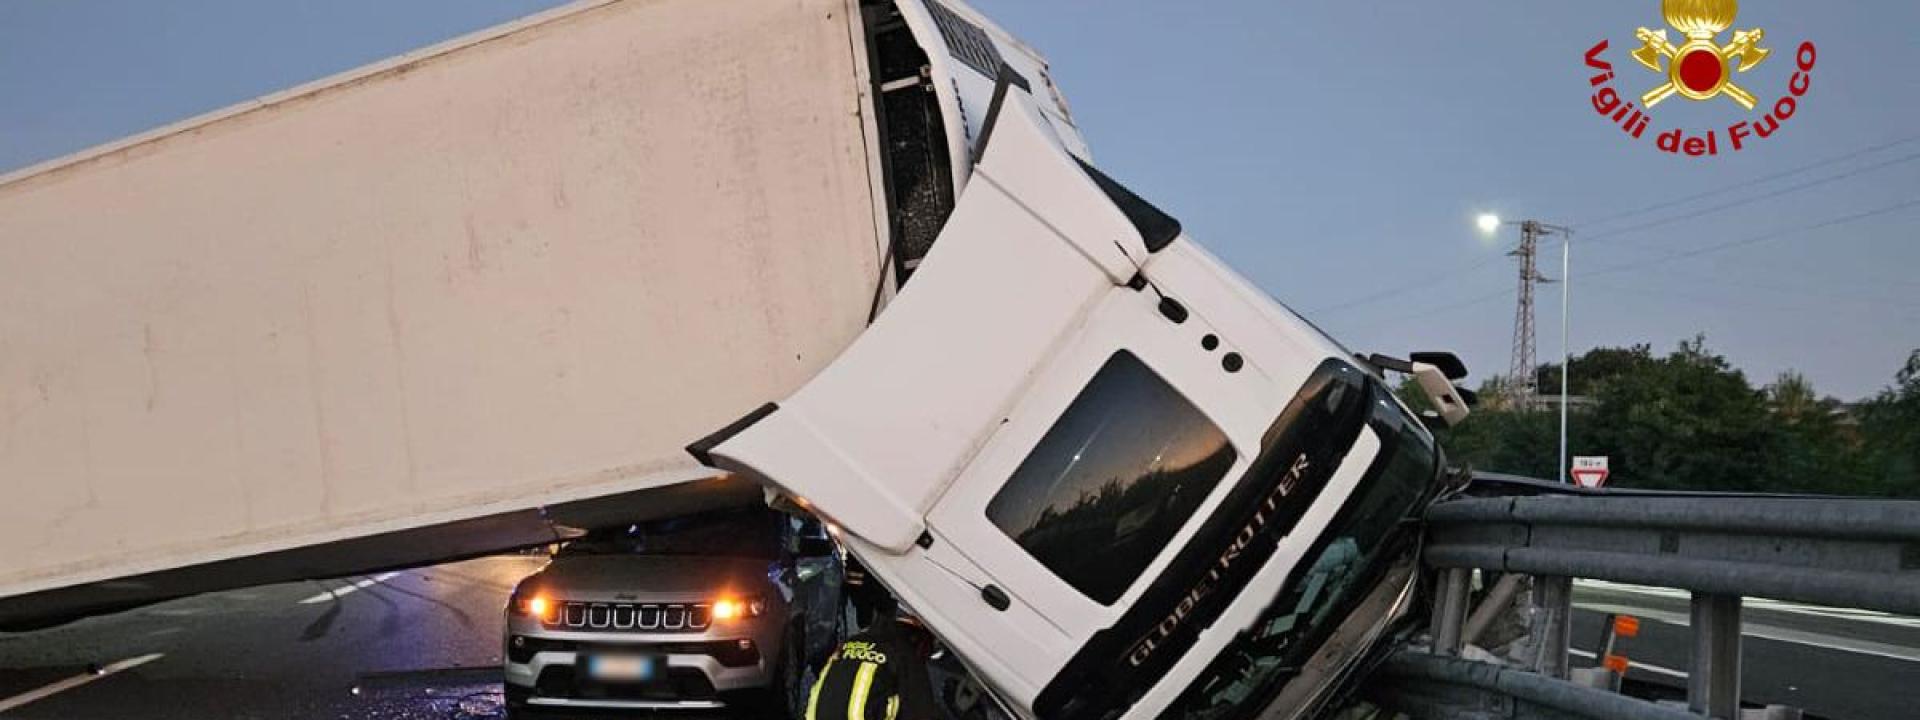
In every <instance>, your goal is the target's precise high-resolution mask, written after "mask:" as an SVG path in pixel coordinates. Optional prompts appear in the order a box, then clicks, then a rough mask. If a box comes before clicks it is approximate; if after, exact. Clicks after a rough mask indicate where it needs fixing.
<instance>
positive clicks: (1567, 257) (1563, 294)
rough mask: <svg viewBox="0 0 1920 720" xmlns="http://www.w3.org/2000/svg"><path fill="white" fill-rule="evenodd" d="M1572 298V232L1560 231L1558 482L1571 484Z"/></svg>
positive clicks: (1563, 229)
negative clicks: (1569, 388)
mask: <svg viewBox="0 0 1920 720" xmlns="http://www.w3.org/2000/svg"><path fill="white" fill-rule="evenodd" d="M1572 297H1573V231H1571V230H1567V229H1565V228H1562V229H1561V230H1560V482H1563V483H1571V482H1572V481H1573V478H1571V477H1569V476H1568V475H1567V378H1568V377H1569V376H1571V375H1573V350H1572V348H1570V347H1569V346H1568V345H1567V328H1568V327H1569V325H1570V323H1569V322H1568V317H1569V312H1570V311H1569V310H1568V307H1570V302H1569V300H1570V299H1571V298H1572Z"/></svg>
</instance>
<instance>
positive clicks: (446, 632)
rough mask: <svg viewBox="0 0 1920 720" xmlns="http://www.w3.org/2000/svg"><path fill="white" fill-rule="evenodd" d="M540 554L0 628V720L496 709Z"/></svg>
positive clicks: (410, 714)
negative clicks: (512, 625)
mask: <svg viewBox="0 0 1920 720" xmlns="http://www.w3.org/2000/svg"><path fill="white" fill-rule="evenodd" d="M544 560H545V558H544V557H539V556H502V557H490V558H482V559H479V560H471V561H467V562H462V563H455V564H449V565H442V566H437V567H432V568H426V569H420V570H410V571H407V572H402V573H391V574H380V575H374V576H366V577H356V578H348V579H343V580H338V581H328V582H306V583H289V584H285V585H272V586H266V587H259V588H249V589H246V590H238V591H233V592H224V593H215V594H210V595H202V596H198V597H191V598H184V599H180V600H175V601H172V602H167V603H162V604H159V605H152V606H149V607H145V608H141V609H138V610H133V611H129V612H125V613H120V614H117V615H110V616H106V617H98V618H90V619H87V620H82V621H79V622H76V623H72V624H69V625H65V626H61V627H57V628H51V629H48V630H42V631H38V632H32V633H22V634H0V718H5V719H11V718H62V719H74V718H161V719H166V718H194V719H196V720H198V719H203V718H275V719H281V718H315V719H319V718H324V719H326V720H337V719H339V718H391V719H394V720H400V719H408V718H494V717H499V716H500V715H501V709H500V704H501V695H500V683H499V680H500V670H499V662H500V649H501V642H500V632H501V622H502V617H501V609H502V608H503V607H504V605H505V603H506V597H507V593H508V592H509V591H510V590H511V589H512V587H513V584H514V583H515V582H516V581H518V580H519V579H520V578H521V577H523V576H525V575H527V574H528V573H531V572H533V571H534V570H536V569H538V568H539V567H540V564H541V563H542V562H543V561H544Z"/></svg>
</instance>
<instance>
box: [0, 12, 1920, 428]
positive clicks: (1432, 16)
mask: <svg viewBox="0 0 1920 720" xmlns="http://www.w3.org/2000/svg"><path fill="white" fill-rule="evenodd" d="M555 4H558V3H554V2H532V1H528V0H409V1H407V2H390V1H388V0H333V1H331V2H272V3H262V2H254V1H252V0H202V1H198V2H193V3H154V2H147V1H144V0H69V1H60V2H56V1H54V0H14V1H12V2H7V3H3V4H0V98H4V102H0V171H5V170H12V169H17V168H20V167H24V166H26V165H30V164H32V163H35V162H38V161H41V160H46V159H49V158H53V157H57V156H60V155H64V154H67V153H70V152H74V151H77V150H81V149H84V148H86V147H88V146H91V145H95V144H98V143H102V142H107V141H110V140H113V139H115V138H118V137H121V136H124V135H127V134H131V133H136V132H139V131H141V130H144V129H147V128H150V127H153V126H157V125H161V124H165V123H168V122H172V121H175V120H179V119H182V118H185V117H189V116H192V115H196V114H199V113H202V112H206V111H209V110H214V109H217V108H220V107H223V106H226V105H229V104H232V103H235V102H239V101H242V100H246V99H248V98H252V97H257V96H259V95H263V94H266V93H269V92H273V91H275V90H278V89H281V88H284V87H287V86H291V85H295V84H298V83H301V82H305V81H309V80H313V79H316V78H319V77H324V76H326V75H330V74H332V73H335V72H339V71H342V70H346V69H349V68H352V67H354V66H357V65H361V64H365V63H368V62H372V61H375V60H379V59H381V58H384V57H388V56H391V55H395V54H398V53H401V52H405V51H407V50H410V49H413V48H415V47H418V46H421V45H425V44H429V43H432V42H437V41H439V40H443V39H446V38H449V37H452V36H455V35H458V34H461V33H464V32H468V31H471V30H475V29H479V28H483V27H486V26H488V25H492V24H495V23H498V22H502V21H506V20H509V19H512V18H514V17H517V16H520V15H525V14H528V13H531V12H534V11H537V10H540V9H543V8H545V7H549V6H552V5H555ZM978 6H979V7H980V8H981V9H982V10H983V11H985V12H986V13H987V14H989V15H990V16H992V17H994V18H995V19H997V20H998V21H999V22H1000V24H1002V25H1003V26H1005V27H1006V28H1008V29H1009V30H1011V31H1012V32H1014V33H1015V34H1017V35H1019V36H1020V37H1022V38H1023V39H1025V40H1026V41H1027V42H1028V43H1029V44H1031V45H1033V46H1034V47H1036V48H1038V49H1040V50H1041V51H1042V52H1043V53H1045V54H1046V55H1047V56H1048V57H1049V58H1050V60H1051V61H1052V65H1053V69H1054V76H1055V79H1056V81H1057V82H1058V83H1059V84H1060V85H1061V87H1062V89H1063V91H1064V92H1065V94H1066V96H1067V99H1068V100H1069V101H1070V102H1071V103H1072V105H1073V110H1074V113H1075V116H1076V118H1077V119H1078V121H1079V123H1080V125H1081V127H1082V130H1083V131H1084V132H1085V134H1086V136H1087V138H1088V141H1089V143H1090V144H1091V146H1092V148H1093V153H1094V156H1095V160H1096V162H1097V164H1098V165H1100V166H1102V167H1103V168H1104V169H1106V170H1107V171H1108V173H1109V174H1111V175H1113V176H1115V177H1116V178H1119V179H1120V180H1122V181H1123V182H1126V183H1127V184H1128V185H1130V186H1131V187H1132V188H1133V189H1135V190H1136V191H1138V192H1139V193H1140V194H1142V195H1144V196H1146V197H1147V198H1149V199H1151V200H1153V201H1154V202H1156V203H1157V204H1159V205H1160V206H1161V207H1163V208H1164V209H1166V210H1167V211H1169V212H1170V213H1172V214H1174V215H1175V216H1177V217H1179V218H1180V219H1181V220H1182V222H1183V223H1184V224H1185V226H1186V227H1187V229H1188V231H1189V232H1190V233H1191V234H1192V235H1193V236H1194V237H1196V238H1197V239H1199V240H1200V241H1201V242H1202V243H1203V244H1205V245H1207V246H1208V247H1209V248H1211V249H1213V250H1214V251H1215V252H1216V253H1218V254H1219V255H1221V256H1222V257H1224V258H1225V259H1226V260H1227V261H1228V262H1229V263H1230V264H1232V265H1233V266H1235V267H1236V268H1238V269H1240V271H1241V272H1243V273H1245V274H1246V275H1248V276H1249V277H1251V278H1252V279H1254V280H1255V281H1256V282H1257V283H1259V284H1260V285H1261V286H1262V287H1264V288H1266V289H1267V290H1268V291H1269V292H1271V293H1272V294H1273V295H1274V296H1275V297H1277V298H1279V299H1280V300H1281V301H1283V302H1286V303H1287V304H1289V305H1290V306H1292V307H1293V308H1295V309H1296V310H1299V311H1300V312H1302V313H1303V314H1305V315H1307V316H1308V317H1309V318H1310V319H1312V320H1314V321H1315V322H1316V323H1318V324H1320V325H1321V326H1322V327H1324V328H1326V329H1327V330H1328V331H1329V332H1331V333H1332V334H1333V335H1334V336H1336V337H1337V338H1339V339H1341V340H1342V341H1344V342H1345V343H1347V344H1348V345H1349V346H1350V347H1352V348H1353V349H1355V350H1357V351H1360V352H1372V351H1381V352H1392V353H1400V352H1405V351H1409V350H1422V349H1453V350H1456V351H1459V352H1460V353H1461V354H1462V355H1463V356H1464V357H1465V358H1466V360H1467V362H1468V364H1469V366H1470V367H1472V369H1473V370H1474V373H1475V378H1476V379H1478V378H1484V377H1486V376H1488V375H1491V374H1497V373H1503V372H1505V370H1506V366H1507V362H1508V349H1509V345H1510V342H1511V333H1512V327H1513V304H1514V285H1515V274H1516V273H1515V270H1514V266H1513V264H1512V261H1511V259H1509V258H1506V257H1504V256H1503V254H1502V253H1504V252H1505V251H1506V250H1507V249H1509V248H1510V247H1511V246H1512V245H1513V244H1514V242H1515V241H1516V239H1517V238H1516V235H1515V233H1514V232H1513V231H1510V230H1509V231H1505V232H1503V234H1501V235H1500V236H1499V237H1498V238H1497V239H1488V238H1485V237H1483V236H1482V235H1481V234H1480V233H1479V232H1478V231H1477V230H1475V228H1474V226H1473V220H1474V217H1475V216H1476V215H1477V214H1479V213H1482V212H1497V213H1499V214H1501V215H1502V216H1504V217H1507V218H1509V219H1521V218H1537V219H1540V220H1543V221H1547V222H1552V223H1557V224H1562V225H1571V226H1573V227H1574V228H1575V229H1576V230H1577V231H1578V232H1577V234H1576V235H1575V241H1574V246H1573V247H1574V257H1573V261H1574V273H1573V286H1572V288H1573V349H1574V351H1575V352H1576V353H1577V352H1580V351H1582V350H1584V349H1586V348H1590V347H1593V346H1596V345H1626V344H1632V343H1643V342H1644V343H1651V344H1652V345H1653V346H1654V347H1655V348H1656V349H1657V350H1661V351H1664V350H1668V349H1671V348H1672V346H1673V345H1674V344H1675V343H1676V342H1678V341H1679V340H1681V339H1682V338H1686V337H1691V336H1693V335H1694V334H1696V333H1705V334H1706V336H1707V340H1708V344H1709V346H1710V347H1711V348H1713V349H1714V350H1716V351H1719V352H1721V353H1723V354H1725V355H1727V356H1728V357H1729V358H1730V359H1731V360H1732V361H1733V362H1734V363H1735V364H1736V365H1737V366H1739V367H1741V368H1743V369H1745V370H1746V371H1747V372H1748V374H1749V376H1750V377H1751V378H1752V379H1754V380H1755V381H1756V383H1764V382H1766V381H1769V380H1771V379H1772V378H1773V377H1774V376H1775V375H1776V374H1777V373H1779V372H1780V371H1782V370H1785V369H1788V368H1794V369H1799V370H1802V371H1804V372H1805V373H1807V375H1808V376H1809V377H1810V378H1811V379H1812V380H1813V381H1814V383H1815V385H1816V387H1817V388H1818V389H1819V390H1821V391H1822V392H1824V393H1827V394H1832V395H1835V396H1838V397H1841V398H1843V399H1848V400H1852V399H1857V398H1860V397H1862V396H1864V395H1867V394H1870V393H1872V392H1873V391H1875V390H1877V389H1878V388H1880V387H1882V386H1884V385H1886V384H1887V383H1889V382H1890V381H1891V379H1892V376H1893V373H1894V371H1895V370H1896V369H1897V368H1898V367H1899V366H1900V365H1901V364H1902V363H1903V361H1904V360H1905V358H1906V356H1907V354H1908V353H1909V352H1910V351H1912V350H1914V349H1915V348H1920V277H1916V275H1915V272H1914V269H1915V268H1916V267H1920V244H1917V243H1916V241H1917V240H1920V232H1916V228H1920V162H1916V161H1920V4H1916V3H1913V2H1905V1H1895V0H1882V1H1878V2H1831V3H1828V2H1823V3H1812V2H1805V1H1804V0H1795V1H1789V0H1751V1H1749V2H1746V3H1741V7H1740V14H1739V17H1738V20H1737V21H1736V22H1735V24H1734V27H1733V28H1732V29H1734V30H1743V29H1748V28H1753V27H1760V28H1764V29H1765V31H1766V35H1765V40H1764V41H1762V43H1761V45H1762V46H1763V47H1768V48H1771V49H1772V50H1773V55H1772V57H1770V58H1768V59H1767V60H1766V61H1765V62H1764V63H1762V64H1760V65H1759V66H1757V67H1755V68H1754V69H1753V70H1752V71H1750V72H1747V73H1743V74H1740V75H1738V76H1737V77H1736V78H1735V81H1736V82H1738V83H1739V84H1740V85H1741V86H1743V87H1745V88H1746V89H1748V90H1749V91H1751V92H1752V93H1753V94H1754V95H1755V96H1758V97H1759V98H1760V100H1761V103H1762V105H1761V108H1760V109H1759V110H1755V111H1745V110H1741V109H1740V108H1739V107H1738V106H1737V105H1735V104H1734V103H1733V102H1732V101H1730V100H1728V99H1725V98H1717V99H1714V100H1712V101H1710V102H1691V101H1687V100H1684V99H1682V98H1679V97H1675V98H1672V99H1669V100H1667V101H1665V102H1664V103H1662V104H1661V105H1660V106H1658V107H1657V108H1654V109H1653V110H1652V111H1651V112H1650V115H1651V118H1652V121H1651V128H1650V129H1649V131H1648V132H1647V133H1646V135H1645V136H1644V137H1642V138H1640V139H1638V140H1635V139H1633V138H1631V137H1629V136H1627V135H1626V134H1624V133H1623V132H1622V131H1621V130H1620V129H1619V128H1618V127H1617V125H1615V124H1613V123H1611V121H1609V120H1608V119H1607V118H1604V117H1602V116H1600V115H1599V114H1598V113H1596V112H1595V111H1594V109H1593V107H1592V104H1591V101H1590V96H1591V94H1592V93H1593V88H1592V87H1591V86H1590V85H1589V84H1588V77H1589V75H1590V74H1591V73H1590V72H1589V70H1588V68H1587V67H1586V65H1585V64H1584V62H1583V57H1582V56H1583V55H1584V54H1585V53H1586V51H1587V50H1588V49H1589V48H1590V47H1592V46H1593V45H1594V44H1595V43H1597V42H1599V41H1600V40H1602V39H1606V40H1608V41H1609V43H1610V47H1609V49H1608V50H1607V51H1606V53H1605V55H1604V57H1605V59H1607V60H1609V61H1611V62H1612V64H1613V65H1614V70H1615V79H1614V80H1613V86H1614V87H1615V88H1617V89H1618V91H1619V92H1620V94H1622V95H1623V96H1626V97H1629V98H1637V97H1638V96H1639V95H1640V94H1641V93H1643V92H1645V91H1646V90H1649V89H1651V88H1652V87H1654V86H1655V85H1657V84H1659V82H1660V79H1661V78H1660V77H1659V76H1658V75H1656V74H1655V73H1654V72H1652V71H1649V70H1646V69H1644V68H1642V67H1640V66H1639V65H1638V64H1637V63H1634V62H1633V61H1632V60H1631V59H1630V58H1629V57H1628V52H1629V51H1630V50H1632V49H1633V48H1634V47H1637V45H1638V43H1637V42H1635V40H1634V30H1635V28H1637V27H1641V26H1646V27H1652V28H1658V27H1662V26H1663V25H1664V23H1663V21H1662V19H1661V17H1660V12H1659V10H1660V3H1659V2H1657V1H1656V0H1613V1H1609V2H1584V3H1568V2H1551V3H1514V2H1495V1H1493V0H1459V1H1450V2H1442V3H1413V2H1340V3H1274V2H1233V3H1227V2H1217V3H1185V2H1181V3H1169V2H1156V3H1148V2H1116V1H1112V0H1103V1H1101V2H1093V1H1092V0H1082V1H1078V2H1036V1H1034V0H979V1H978ZM1669 35H1670V36H1674V37H1678V35H1679V33H1677V32H1673V31H1671V30H1670V31H1669ZM1730 35H1731V32H1729V33H1726V34H1723V35H1722V36H1721V38H1720V40H1721V42H1727V41H1728V40H1729V36H1730ZM1803 40H1811V41H1813V42H1814V43H1816V45H1817V47H1818V55H1817V63H1816V66H1815V69H1814V70H1813V72H1812V82H1811V90H1810V92H1808V94H1807V95H1806V96H1805V97H1803V98H1801V99H1800V102H1799V105H1798V108H1797V110H1796V112H1795V113H1794V115H1793V116H1792V117H1791V118H1789V119H1787V120H1786V122H1785V123H1784V124H1783V125H1782V126H1781V127H1780V129H1779V131H1778V132H1777V133H1775V135H1774V136H1773V137H1771V138H1767V139H1765V140H1750V141H1749V143H1750V144H1749V145H1748V146H1747V147H1746V148H1745V149H1743V150H1741V151H1738V152H1733V151H1732V150H1731V149H1730V147H1728V142H1729V141H1728V138H1727V137H1726V136H1725V132H1726V128H1727V126H1729V125H1731V124H1733V123H1735V122H1737V121H1739V120H1742V119H1753V118H1756V117H1758V116H1759V115H1760V113H1761V112H1762V111H1764V110H1765V109H1766V108H1768V107H1770V106H1771V105H1772V104H1773V101H1774V100H1776V99H1778V98H1779V97H1781V96H1782V95H1783V94H1785V92H1786V89H1787V86H1788V83H1789V77H1790V76H1791V74H1792V72H1793V70H1794V64H1795V57H1794V54H1795V48H1796V47H1797V46H1799V44H1800V43H1801V42H1802V41H1803ZM1636 104H1637V102H1636ZM1674 128H1685V129H1688V130H1690V131H1692V132H1693V133H1695V134H1699V133H1703V132H1704V131H1706V130H1708V129H1715V130H1717V131H1718V132H1719V135H1720V137H1719V139H1718V142H1719V149H1720V151H1721V153H1720V155H1719V156H1717V157H1706V158H1691V157H1684V156H1675V155H1669V154H1666V153H1661V152H1659V151H1658V150H1656V149H1655V146H1654V139H1655V135H1656V133H1658V132H1660V131H1664V130H1671V129H1674ZM1559 253H1560V248H1559V245H1558V244H1557V241H1556V242H1555V243H1550V244H1549V245H1547V246H1546V248H1545V249H1544V253H1543V269H1544V270H1545V271H1546V272H1547V274H1549V275H1551V276H1555V277H1558V276H1559V274H1560V272H1559V259H1560V255H1559ZM1541 293H1542V295H1541V299H1540V316H1541V317H1540V324H1539V325H1540V328H1539V329H1540V336H1539V337H1540V341H1539V355H1540V357H1541V359H1542V360H1543V361H1545V360H1549V359H1552V358H1556V357H1557V356H1558V354H1559V349H1560V340H1559V339H1560V321H1559V316H1560V304H1559V303H1560V296H1559V287H1558V286H1557V285H1550V286H1545V287H1543V288H1542V290H1541Z"/></svg>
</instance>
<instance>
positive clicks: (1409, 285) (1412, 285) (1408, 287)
mask: <svg viewBox="0 0 1920 720" xmlns="http://www.w3.org/2000/svg"><path fill="white" fill-rule="evenodd" d="M1502 257H1505V255H1504V254H1501V255H1489V256H1487V257H1483V258H1480V259H1479V260H1478V261H1476V262H1473V263H1471V264H1468V265H1465V266H1462V267H1460V268H1458V269H1455V270H1449V271H1446V272H1442V273H1440V275H1439V277H1443V278H1445V277H1453V276H1455V275H1460V274H1464V273H1469V272H1473V271H1475V270H1479V269H1480V268H1483V267H1486V266H1488V265H1492V264H1493V263H1494V262H1496V261H1498V260H1499V259H1500V258H1502ZM1431 277H1433V275H1432V274H1431V273H1421V274H1420V276H1419V277H1417V278H1408V279H1407V282H1403V283H1399V284H1398V285H1396V286H1395V287H1394V289H1392V290H1388V291H1386V292H1381V293H1374V294H1372V295H1366V296H1363V297H1358V298H1354V299H1353V300H1350V301H1347V302H1343V303H1340V304H1338V305H1329V306H1327V307H1323V308H1318V309H1315V310H1313V311H1312V312H1313V314H1315V315H1331V314H1334V313H1338V312H1342V311H1346V310H1351V309H1353V308H1357V307H1361V306H1364V305H1372V304H1374V303H1377V302H1381V301H1383V300H1389V299H1392V298H1396V297H1399V296H1401V295H1405V294H1407V293H1410V292H1413V291H1415V290H1422V289H1425V285H1426V284H1430V283H1431V282H1432V281H1431V280H1429V281H1428V283H1422V282H1420V280H1423V279H1427V278H1431Z"/></svg>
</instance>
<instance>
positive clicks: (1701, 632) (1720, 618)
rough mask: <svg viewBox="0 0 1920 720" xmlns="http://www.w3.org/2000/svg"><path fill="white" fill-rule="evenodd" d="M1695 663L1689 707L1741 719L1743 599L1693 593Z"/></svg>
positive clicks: (1689, 681)
mask: <svg viewBox="0 0 1920 720" xmlns="http://www.w3.org/2000/svg"><path fill="white" fill-rule="evenodd" d="M1692 619H1693V661H1692V666H1691V668H1689V669H1690V670H1691V672H1689V673H1688V674H1687V707H1689V708H1691V709H1692V710H1693V711H1694V712H1697V713H1702V714H1705V715H1706V716H1708V717H1713V718H1723V719H1725V720H1737V719H1738V718H1739V717H1740V596H1738V595H1714V594H1709V593H1698V592H1696V593H1694V594H1693V614H1692Z"/></svg>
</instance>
